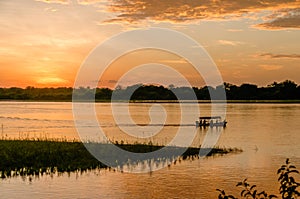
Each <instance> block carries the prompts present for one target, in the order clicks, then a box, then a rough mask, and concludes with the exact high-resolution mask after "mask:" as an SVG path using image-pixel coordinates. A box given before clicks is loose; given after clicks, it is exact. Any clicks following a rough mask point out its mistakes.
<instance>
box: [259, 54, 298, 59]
mask: <svg viewBox="0 0 300 199" xmlns="http://www.w3.org/2000/svg"><path fill="white" fill-rule="evenodd" d="M259 56H261V57H266V58H271V59H280V58H281V59H282V58H286V59H299V58H300V54H272V53H262V54H260V55H259Z"/></svg>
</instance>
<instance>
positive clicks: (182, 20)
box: [0, 0, 300, 87]
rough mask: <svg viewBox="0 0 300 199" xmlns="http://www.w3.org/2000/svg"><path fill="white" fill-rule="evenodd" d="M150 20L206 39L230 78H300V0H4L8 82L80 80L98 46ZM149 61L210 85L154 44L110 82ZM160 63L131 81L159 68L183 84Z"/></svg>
mask: <svg viewBox="0 0 300 199" xmlns="http://www.w3.org/2000/svg"><path fill="white" fill-rule="evenodd" d="M145 27H162V28H170V29H173V30H177V31H179V32H182V33H184V34H186V35H188V36H190V37H191V38H193V39H194V40H196V41H197V42H199V43H200V44H201V45H202V46H203V47H204V48H205V49H206V50H207V52H208V53H209V55H210V56H211V57H212V59H213V60H214V61H215V63H216V65H217V66H218V68H219V70H220V72H221V74H222V77H223V80H224V81H226V82H230V83H234V84H240V83H244V82H249V83H254V84H258V85H267V84H269V83H271V82H273V81H282V80H285V79H291V80H294V81H296V82H297V83H300V76H299V74H300V39H299V35H300V34H299V33H300V32H299V28H300V2H299V1H298V0H276V1H271V0H253V1H244V0H222V1H220V0H210V1H207V0H197V1H190V0H178V1H171V0H165V1H155V3H153V1H152V0H132V1H126V0H118V1H117V0H109V1H97V0H78V1H76V0H73V1H67V0H47V1H46V0H45V1H43V0H38V1H30V0H28V1H19V0H10V1H0V38H1V39H0V56H1V59H0V87H12V86H19V87H26V86H36V87H46V86H48V87H49V86H53V87H56V86H73V84H74V80H75V78H76V74H77V71H78V69H79V67H80V65H81V64H82V63H83V61H84V60H85V58H86V57H87V56H88V55H89V53H90V52H91V50H92V49H93V48H95V47H96V46H97V45H99V44H100V43H101V42H103V41H104V40H105V39H107V38H109V37H111V36H113V35H115V34H118V33H120V32H122V31H126V30H132V29H138V28H145ZM166 60H168V61H166ZM149 62H151V63H152V62H156V63H160V64H165V65H169V66H171V67H174V68H176V67H177V68H180V70H179V71H180V73H182V74H183V75H184V76H186V77H187V78H188V80H189V81H190V82H191V84H192V85H194V86H203V81H202V79H201V77H199V75H197V74H196V73H195V72H194V71H193V69H192V67H189V66H188V64H186V63H184V62H183V61H182V59H181V58H179V57H176V56H174V55H170V54H169V55H168V54H164V53H162V54H159V53H153V52H152V53H151V52H144V53H142V52H139V53H132V54H129V55H126V56H124V57H122V58H120V60H118V61H117V62H116V63H114V64H113V65H112V66H111V67H110V68H109V70H108V72H107V73H106V76H105V77H102V79H103V81H102V86H114V85H115V82H117V81H118V80H119V78H120V77H121V75H120V74H121V71H122V70H124V68H130V67H132V66H134V65H139V64H146V63H149ZM124 66H126V67H124ZM122 67H124V68H123V69H122V70H121V68H122ZM160 67H162V66H161V65H157V66H155V69H154V68H153V71H151V70H149V71H148V72H149V74H147V73H145V72H144V73H141V71H138V70H137V71H136V72H135V73H133V74H132V76H131V77H128V80H127V84H130V83H131V82H136V81H139V80H138V79H137V77H139V78H140V79H141V81H143V80H145V78H143V76H144V77H147V76H149V75H151V74H154V75H153V76H155V77H156V78H157V79H163V80H165V83H166V84H170V83H173V84H174V85H176V86H180V85H182V84H183V83H182V82H180V81H178V80H177V78H176V77H175V76H174V75H173V76H172V75H171V74H170V73H168V72H167V71H166V70H165V69H163V68H161V69H160ZM168 74H169V75H168ZM131 78H132V80H131ZM153 81H155V80H153Z"/></svg>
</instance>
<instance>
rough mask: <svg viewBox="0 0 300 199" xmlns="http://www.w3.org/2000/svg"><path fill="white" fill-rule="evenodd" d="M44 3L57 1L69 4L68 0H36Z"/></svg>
mask: <svg viewBox="0 0 300 199" xmlns="http://www.w3.org/2000/svg"><path fill="white" fill-rule="evenodd" d="M36 1H41V2H44V3H59V4H69V0H36Z"/></svg>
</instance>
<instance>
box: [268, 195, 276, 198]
mask: <svg viewBox="0 0 300 199" xmlns="http://www.w3.org/2000/svg"><path fill="white" fill-rule="evenodd" d="M269 198H278V197H277V196H275V195H269Z"/></svg>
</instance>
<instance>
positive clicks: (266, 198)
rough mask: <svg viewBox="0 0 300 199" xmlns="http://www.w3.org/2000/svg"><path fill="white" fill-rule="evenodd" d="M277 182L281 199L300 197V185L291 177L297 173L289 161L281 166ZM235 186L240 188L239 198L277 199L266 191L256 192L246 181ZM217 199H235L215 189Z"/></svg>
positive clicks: (254, 186) (235, 198)
mask: <svg viewBox="0 0 300 199" xmlns="http://www.w3.org/2000/svg"><path fill="white" fill-rule="evenodd" d="M277 174H278V182H279V184H280V188H279V193H280V196H281V198H282V199H296V198H297V197H299V196H300V192H299V191H300V190H299V187H300V183H298V182H296V180H295V178H294V177H293V175H295V174H299V171H298V170H297V169H296V167H295V166H294V165H291V163H290V161H289V159H287V160H286V162H285V164H284V165H282V166H281V167H280V168H279V169H278V171H277ZM236 186H238V187H242V191H241V194H240V195H241V197H242V198H248V199H270V198H278V196H277V195H274V194H268V193H267V192H266V191H258V190H257V188H256V187H257V186H256V185H252V186H251V185H250V184H249V183H248V182H247V179H245V180H243V181H242V182H239V183H238V184H237V185H236ZM217 191H218V192H219V196H218V198H219V199H237V197H235V196H233V195H227V194H226V193H225V191H224V190H220V189H217Z"/></svg>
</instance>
